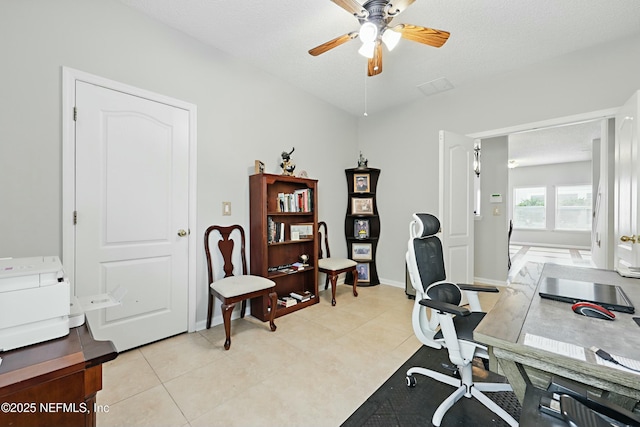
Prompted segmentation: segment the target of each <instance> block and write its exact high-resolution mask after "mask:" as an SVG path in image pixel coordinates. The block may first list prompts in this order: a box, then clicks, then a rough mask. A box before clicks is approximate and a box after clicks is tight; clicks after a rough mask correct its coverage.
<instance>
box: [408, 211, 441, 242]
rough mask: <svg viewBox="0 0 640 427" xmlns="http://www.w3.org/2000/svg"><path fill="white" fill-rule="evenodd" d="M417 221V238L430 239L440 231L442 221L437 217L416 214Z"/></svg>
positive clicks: (414, 215)
mask: <svg viewBox="0 0 640 427" xmlns="http://www.w3.org/2000/svg"><path fill="white" fill-rule="evenodd" d="M413 217H414V218H415V220H416V228H415V232H416V236H415V237H428V236H433V235H435V234H436V233H438V231H440V221H439V220H438V218H436V217H435V216H433V215H431V214H428V213H414V214H413Z"/></svg>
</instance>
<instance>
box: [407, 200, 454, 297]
mask: <svg viewBox="0 0 640 427" xmlns="http://www.w3.org/2000/svg"><path fill="white" fill-rule="evenodd" d="M413 217H414V220H413V221H412V222H411V224H410V226H409V233H410V239H409V242H408V251H407V268H408V269H409V276H410V277H411V283H412V285H413V287H414V289H416V291H419V292H420V293H421V294H424V293H425V292H426V290H427V288H428V287H429V285H431V284H433V283H436V282H441V281H443V280H446V278H447V274H446V271H445V266H444V256H443V252H442V242H441V241H440V239H439V238H438V237H437V236H436V233H438V232H439V231H440V221H439V220H438V218H436V217H435V216H433V215H431V214H427V213H416V214H413Z"/></svg>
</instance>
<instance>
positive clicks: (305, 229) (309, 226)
mask: <svg viewBox="0 0 640 427" xmlns="http://www.w3.org/2000/svg"><path fill="white" fill-rule="evenodd" d="M289 231H290V232H291V240H300V239H311V238H313V223H312V222H305V223H300V224H291V229H290V230H289ZM293 236H298V238H297V239H294V238H293Z"/></svg>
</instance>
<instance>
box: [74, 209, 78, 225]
mask: <svg viewBox="0 0 640 427" xmlns="http://www.w3.org/2000/svg"><path fill="white" fill-rule="evenodd" d="M77 223H78V211H73V225H76V224H77Z"/></svg>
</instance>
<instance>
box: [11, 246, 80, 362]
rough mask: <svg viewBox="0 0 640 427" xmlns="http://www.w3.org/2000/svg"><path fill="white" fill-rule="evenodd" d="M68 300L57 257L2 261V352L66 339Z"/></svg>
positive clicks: (60, 265)
mask: <svg viewBox="0 0 640 427" xmlns="http://www.w3.org/2000/svg"><path fill="white" fill-rule="evenodd" d="M69 298H70V289H69V281H68V280H67V278H66V277H65V274H64V270H63V269H62V264H61V263H60V259H59V258H58V257H55V256H47V257H32V258H10V259H6V260H0V351H6V350H11V349H14V348H17V347H23V346H26V345H30V344H35V343H37V342H40V341H46V340H49V339H53V338H58V337H62V336H65V335H67V334H68V333H69V312H70V304H69V302H70V300H69Z"/></svg>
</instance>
